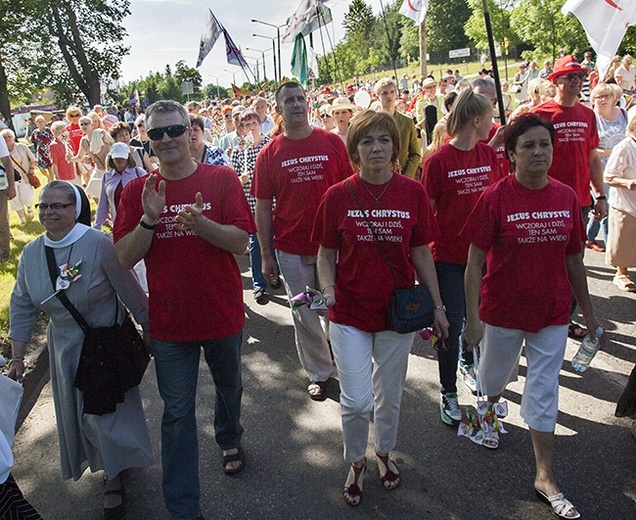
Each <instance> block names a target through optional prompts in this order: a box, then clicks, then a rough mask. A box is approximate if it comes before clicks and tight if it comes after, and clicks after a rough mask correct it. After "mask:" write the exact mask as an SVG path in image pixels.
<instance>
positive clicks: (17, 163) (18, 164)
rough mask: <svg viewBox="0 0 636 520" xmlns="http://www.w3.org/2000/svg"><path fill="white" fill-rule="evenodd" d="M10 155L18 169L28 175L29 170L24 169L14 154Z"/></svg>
mask: <svg viewBox="0 0 636 520" xmlns="http://www.w3.org/2000/svg"><path fill="white" fill-rule="evenodd" d="M10 157H11V160H12V161H13V164H15V165H16V166H17V167H18V169H19V170H20V171H21V172H22V174H23V175H27V172H25V171H24V168H22V165H21V164H20V163H19V162H18V161H16V160H15V157H13V155H11V156H10Z"/></svg>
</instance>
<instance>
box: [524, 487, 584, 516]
mask: <svg viewBox="0 0 636 520" xmlns="http://www.w3.org/2000/svg"><path fill="white" fill-rule="evenodd" d="M534 492H535V493H536V494H537V497H539V500H541V501H542V502H545V503H546V504H548V505H549V506H550V507H551V508H552V511H553V512H554V514H555V515H557V516H558V517H560V518H570V519H571V518H581V514H580V513H579V512H578V511H577V510H576V507H574V505H573V504H572V502H570V501H569V500H568V499H567V498H565V496H563V493H558V494H556V495H554V496H551V497H549V496H548V495H546V494H545V493H544V492H543V491H539V490H538V489H535V490H534ZM570 511H572V512H573V513H574V514H573V515H568V513H569V512H570Z"/></svg>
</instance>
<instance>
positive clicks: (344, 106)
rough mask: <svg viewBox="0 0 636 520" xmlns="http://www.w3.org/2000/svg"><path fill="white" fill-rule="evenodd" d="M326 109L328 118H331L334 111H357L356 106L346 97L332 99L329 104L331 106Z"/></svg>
mask: <svg viewBox="0 0 636 520" xmlns="http://www.w3.org/2000/svg"><path fill="white" fill-rule="evenodd" d="M327 107H328V108H327V110H328V111H329V112H328V113H329V115H330V116H333V111H334V110H350V111H351V112H355V111H356V110H357V108H356V106H355V105H354V104H353V103H351V101H349V99H348V98H346V97H338V98H336V99H334V100H333V101H332V102H331V105H327Z"/></svg>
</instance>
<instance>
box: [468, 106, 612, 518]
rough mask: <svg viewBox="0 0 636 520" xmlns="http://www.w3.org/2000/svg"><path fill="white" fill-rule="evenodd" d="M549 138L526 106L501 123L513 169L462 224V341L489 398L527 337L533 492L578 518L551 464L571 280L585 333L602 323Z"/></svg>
mask: <svg viewBox="0 0 636 520" xmlns="http://www.w3.org/2000/svg"><path fill="white" fill-rule="evenodd" d="M553 141H554V128H553V126H552V124H551V123H550V122H547V121H544V120H542V119H540V118H539V117H538V116H536V115H534V114H524V115H521V116H519V117H518V118H517V119H514V120H513V121H512V122H511V123H510V125H509V126H508V128H507V129H506V134H505V142H506V150H507V152H508V156H509V158H510V162H511V163H512V164H513V166H514V170H515V172H514V174H513V175H509V176H507V177H505V178H503V179H502V180H501V181H499V182H498V183H497V184H495V185H494V186H492V187H490V188H489V189H488V190H487V191H485V192H484V194H483V195H482V196H481V198H480V199H479V202H478V203H477V205H476V206H475V209H474V210H473V212H472V213H471V215H470V217H469V218H468V221H467V222H466V225H465V226H464V229H463V230H462V232H461V236H462V237H464V238H466V239H467V240H469V241H470V243H471V244H470V251H469V255H468V265H467V267H466V327H465V330H464V338H465V340H466V343H467V345H468V348H469V349H470V350H472V349H473V348H474V347H476V346H477V345H479V347H480V352H481V360H480V363H479V374H478V379H479V385H480V387H481V389H482V390H483V392H484V394H486V395H487V396H488V401H489V402H490V403H495V402H497V401H498V400H499V397H500V396H501V394H502V393H503V391H504V390H505V388H506V385H507V384H508V382H510V381H514V380H516V378H517V372H518V369H519V356H520V354H521V349H522V346H523V344H524V343H525V357H526V360H527V363H528V371H527V375H526V384H525V388H524V391H523V397H522V399H521V416H522V417H523V418H524V420H525V421H526V423H527V424H528V426H529V428H530V436H531V438H532V445H533V447H534V455H535V460H536V476H535V480H534V487H535V491H536V492H537V495H538V496H539V498H541V499H542V500H544V501H546V502H548V503H549V504H550V505H551V506H552V508H553V510H554V512H555V513H556V514H557V515H558V516H560V517H562V518H579V516H580V515H579V513H578V512H577V511H576V509H575V507H574V506H573V505H572V503H570V502H569V501H568V500H567V499H566V498H565V497H564V496H563V493H561V492H560V491H559V488H558V486H557V484H556V482H555V480H554V475H553V472H552V458H553V453H554V428H555V425H556V419H557V414H558V395H559V371H560V369H561V366H562V364H563V356H564V353H565V345H566V342H567V337H568V324H569V323H570V304H571V301H570V292H569V287H570V286H571V287H572V290H573V291H574V294H575V296H576V299H577V301H578V302H579V305H580V307H581V311H582V313H583V317H584V319H585V325H586V327H587V330H588V334H589V335H590V337H593V335H594V333H595V332H596V333H597V334H599V333H602V329H601V330H600V331H597V330H596V329H598V328H599V324H598V323H597V321H596V318H595V317H594V313H593V310H592V305H591V303H590V296H589V294H588V290H587V282H586V278H585V268H584V266H583V261H582V258H581V248H582V243H583V240H584V238H585V228H584V226H583V220H582V217H581V209H580V206H579V202H578V198H577V195H576V193H575V192H574V190H572V189H571V188H570V187H569V186H566V185H565V184H563V183H561V182H559V181H557V180H556V179H553V178H552V177H548V173H547V172H548V169H549V168H550V165H551V164H552V151H553ZM484 263H486V265H487V274H486V275H485V276H484V277H483V280H482V273H483V267H484ZM546 280H549V283H546ZM480 300H481V301H480ZM604 338H605V336H602V337H601V342H602V343H603V342H604V341H605V339H604ZM486 440H487V441H488V443H489V445H487V447H490V448H496V447H497V446H498V445H499V437H498V432H496V431H491V432H489V433H487V434H486V437H485V441H486Z"/></svg>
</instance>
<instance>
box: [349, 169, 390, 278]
mask: <svg viewBox="0 0 636 520" xmlns="http://www.w3.org/2000/svg"><path fill="white" fill-rule="evenodd" d="M362 182H364V181H362ZM347 188H349V192H351V196H352V197H353V200H355V201H356V204H357V205H358V208H360V211H361V212H362V216H363V217H364V219H365V220H366V221H367V225H368V226H369V229H370V230H371V232H372V233H373V238H374V239H375V243H376V244H377V246H378V248H379V249H380V252H381V253H382V257H383V258H384V261H385V262H386V265H387V266H388V268H389V271H391V277H392V278H393V286H394V287H397V279H396V278H395V272H394V271H393V267H391V264H390V263H389V258H388V257H387V256H386V253H385V252H384V248H383V247H382V244H380V239H379V237H378V234H377V233H376V232H375V228H374V227H373V226H372V225H371V222H370V221H369V218H368V217H367V214H366V213H365V210H364V209H362V204H360V201H359V200H358V197H357V195H356V192H355V191H354V189H353V185H352V184H351V180H350V179H347Z"/></svg>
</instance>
